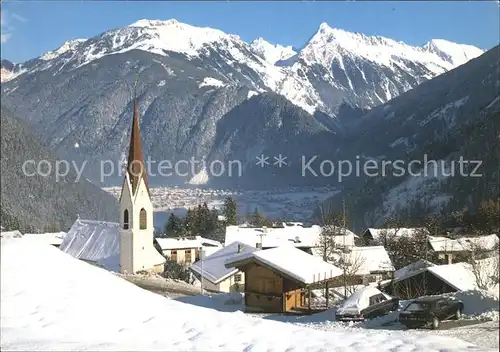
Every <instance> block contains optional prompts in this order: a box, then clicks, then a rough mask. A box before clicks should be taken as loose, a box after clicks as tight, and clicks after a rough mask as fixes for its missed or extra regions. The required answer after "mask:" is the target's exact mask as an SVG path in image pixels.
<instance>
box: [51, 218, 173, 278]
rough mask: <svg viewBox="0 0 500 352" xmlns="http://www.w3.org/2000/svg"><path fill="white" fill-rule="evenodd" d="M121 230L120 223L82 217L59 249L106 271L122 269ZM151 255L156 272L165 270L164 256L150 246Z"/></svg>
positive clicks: (72, 227)
mask: <svg viewBox="0 0 500 352" xmlns="http://www.w3.org/2000/svg"><path fill="white" fill-rule="evenodd" d="M120 230H121V226H120V224H118V223H114V222H106V221H96V220H81V219H78V220H76V221H75V223H74V224H73V226H71V228H70V230H69V231H68V234H67V235H66V236H65V237H64V239H63V241H62V242H61V245H60V247H59V249H61V250H62V251H63V252H65V253H68V254H69V255H71V256H73V257H75V258H78V259H81V260H84V261H86V262H89V263H92V264H95V265H98V266H101V267H103V268H105V269H107V270H110V271H115V272H119V271H120ZM150 248H151V249H153V250H151V252H150V253H149V258H150V260H151V261H152V262H154V263H156V264H155V270H156V271H161V272H162V271H163V267H164V263H165V258H164V257H163V256H162V255H161V254H160V253H158V251H156V250H155V249H154V247H153V246H151V247H150Z"/></svg>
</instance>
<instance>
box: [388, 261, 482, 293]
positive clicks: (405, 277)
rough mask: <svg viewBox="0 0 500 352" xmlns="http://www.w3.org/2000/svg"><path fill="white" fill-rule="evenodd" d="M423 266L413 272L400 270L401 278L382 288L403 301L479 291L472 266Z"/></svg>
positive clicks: (462, 264) (457, 264) (428, 264)
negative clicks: (449, 293)
mask: <svg viewBox="0 0 500 352" xmlns="http://www.w3.org/2000/svg"><path fill="white" fill-rule="evenodd" d="M421 264H422V265H421V266H420V268H418V267H417V266H415V268H414V269H413V270H410V269H407V270H402V269H400V270H402V271H401V272H400V273H399V274H398V275H399V276H396V277H395V279H394V280H390V281H387V282H385V283H384V284H383V285H381V288H382V289H383V290H384V291H385V292H387V293H389V294H390V295H393V296H397V297H399V298H401V299H413V298H417V297H420V296H428V295H438V294H442V293H448V292H457V291H466V290H473V289H477V285H476V279H475V277H474V274H473V272H472V268H471V265H470V264H467V263H456V264H447V265H433V264H432V263H424V262H422V263H421ZM395 275H396V274H395Z"/></svg>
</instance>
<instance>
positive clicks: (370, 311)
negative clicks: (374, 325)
mask: <svg viewBox="0 0 500 352" xmlns="http://www.w3.org/2000/svg"><path fill="white" fill-rule="evenodd" d="M398 307H399V299H398V298H394V297H391V296H389V295H388V294H386V293H383V292H381V291H380V290H378V289H376V288H375V287H364V288H362V289H360V290H358V291H356V292H354V293H353V294H352V295H351V296H349V297H348V298H347V299H346V300H345V301H344V302H342V304H341V305H340V307H339V308H338V309H337V312H336V314H335V318H336V320H340V321H362V320H365V319H371V318H375V317H378V316H382V315H386V314H387V313H389V312H391V311H396V310H397V309H398Z"/></svg>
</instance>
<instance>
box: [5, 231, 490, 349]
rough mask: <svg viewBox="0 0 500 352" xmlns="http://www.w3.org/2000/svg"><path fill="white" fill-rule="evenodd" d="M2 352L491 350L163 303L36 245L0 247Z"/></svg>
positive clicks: (16, 242)
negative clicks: (322, 328) (99, 351)
mask: <svg viewBox="0 0 500 352" xmlns="http://www.w3.org/2000/svg"><path fill="white" fill-rule="evenodd" d="M1 278H2V287H1V303H2V310H1V340H0V342H1V343H0V347H1V349H2V351H6V350H24V351H26V350H66V351H68V350H73V351H76V350H78V351H82V350H107V351H111V350H121V351H125V350H127V351H131V350H163V351H165V350H170V351H174V350H175V351H180V350H182V351H186V350H200V351H288V352H292V351H378V352H379V351H444V350H448V351H449V350H453V351H466V350H467V351H471V350H473V351H493V350H495V349H487V348H479V347H475V346H473V345H472V344H471V343H468V342H464V341H462V340H460V339H457V338H454V337H448V336H438V334H433V333H426V334H415V333H408V332H401V331H383V330H366V329H365V330H363V331H361V330H358V331H355V330H352V331H351V330H348V329H345V328H338V329H332V330H329V331H319V330H315V329H312V328H308V327H303V326H298V325H295V324H286V323H282V322H278V321H271V320H269V319H259V318H254V317H250V316H246V315H245V314H243V313H241V312H233V313H224V312H218V311H215V310H213V309H206V308H202V307H197V306H195V305H192V304H186V303H183V302H178V301H175V300H172V299H167V298H165V297H162V296H160V295H157V294H154V293H151V292H148V291H146V290H143V289H141V288H139V287H137V286H134V285H133V284H131V283H129V282H127V281H125V280H123V279H121V278H119V277H117V276H116V275H113V274H111V273H109V272H107V271H105V270H104V269H101V268H98V267H95V266H92V265H89V264H87V263H85V262H82V261H79V260H77V259H74V258H73V257H71V256H69V255H67V254H65V253H63V252H61V251H59V250H58V249H56V248H54V247H52V246H49V245H44V244H40V243H32V242H30V241H25V240H23V239H11V240H2V243H1Z"/></svg>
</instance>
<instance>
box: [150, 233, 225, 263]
mask: <svg viewBox="0 0 500 352" xmlns="http://www.w3.org/2000/svg"><path fill="white" fill-rule="evenodd" d="M156 241H157V242H158V244H159V246H160V248H161V251H162V253H163V255H164V256H165V257H167V258H170V260H173V261H175V262H177V263H179V264H183V265H191V264H192V263H194V262H195V261H197V260H198V259H200V254H199V251H200V248H203V252H204V255H205V256H209V255H211V254H212V253H214V252H216V251H218V250H219V249H221V248H222V244H221V243H220V242H218V241H214V240H210V239H208V238H203V237H201V236H191V237H176V238H157V239H156Z"/></svg>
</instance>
